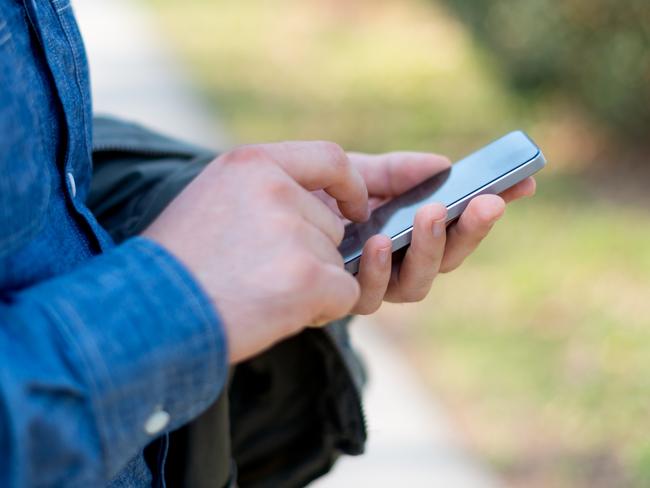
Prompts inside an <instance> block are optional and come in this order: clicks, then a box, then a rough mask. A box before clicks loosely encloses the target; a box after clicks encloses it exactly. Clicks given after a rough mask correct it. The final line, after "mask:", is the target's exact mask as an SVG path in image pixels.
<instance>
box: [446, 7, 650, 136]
mask: <svg viewBox="0 0 650 488" xmlns="http://www.w3.org/2000/svg"><path fill="white" fill-rule="evenodd" d="M444 1H445V2H446V3H447V4H448V5H450V6H451V7H452V8H453V9H454V10H455V11H456V12H457V13H458V14H459V16H460V17H461V18H462V19H464V20H465V21H466V22H467V24H469V25H470V26H471V28H472V30H473V32H474V33H475V34H476V36H477V38H478V39H479V40H480V42H481V43H482V44H484V45H486V46H487V48H488V49H489V50H491V51H493V52H494V55H495V58H496V60H497V61H498V63H500V65H501V66H502V67H503V69H504V70H505V72H506V77H507V78H508V79H509V80H510V81H511V83H512V85H513V86H514V87H515V88H517V89H518V90H522V91H524V92H526V93H528V94H530V93H533V92H536V93H552V94H554V95H560V96H562V97H564V98H566V99H570V100H572V101H574V102H577V103H578V104H580V105H581V106H582V107H583V108H585V109H586V110H587V111H588V112H590V113H591V114H593V115H594V116H596V117H597V118H598V119H599V120H600V121H601V122H602V123H604V124H605V125H606V126H609V127H612V128H614V129H617V130H618V131H619V132H620V133H621V134H623V135H625V136H632V137H636V138H639V142H646V140H645V138H644V137H647V134H648V132H649V131H650V1H648V0H563V1H558V0H490V1H480V0H444Z"/></svg>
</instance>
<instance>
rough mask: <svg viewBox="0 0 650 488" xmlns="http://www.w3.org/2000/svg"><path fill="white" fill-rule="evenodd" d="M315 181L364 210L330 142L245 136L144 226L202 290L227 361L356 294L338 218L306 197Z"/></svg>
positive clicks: (351, 214) (349, 211) (356, 185)
mask: <svg viewBox="0 0 650 488" xmlns="http://www.w3.org/2000/svg"><path fill="white" fill-rule="evenodd" d="M317 189H323V190H324V191H325V192H326V193H327V194H328V195H329V198H330V199H331V201H332V202H336V203H337V204H338V210H339V211H340V213H341V214H342V215H343V216H345V217H347V218H349V219H351V220H357V221H362V220H365V219H366V218H367V217H368V215H369V210H368V193H367V190H366V185H365V183H364V180H363V178H362V177H361V175H360V174H359V172H358V171H357V170H356V169H355V168H354V167H353V166H352V165H351V164H350V161H349V158H348V156H347V155H346V153H345V152H344V151H343V150H342V149H341V148H340V147H338V146H337V145H335V144H332V143H326V142H288V143H280V144H267V145H256V146H245V147H241V148H238V149H235V150H234V151H231V152H229V153H227V154H225V155H223V156H221V157H219V158H218V159H216V160H215V161H213V162H212V163H211V164H210V165H208V167H207V168H206V169H205V170H204V171H203V172H202V173H201V174H200V175H199V176H198V177H197V178H196V179H195V180H194V181H193V182H192V183H190V185H188V187H187V188H186V189H185V190H184V191H183V192H182V193H181V194H180V195H179V196H178V197H177V198H176V199H175V200H174V201H173V202H172V203H171V204H170V205H169V206H168V207H167V208H166V209H165V210H164V211H163V213H162V214H161V215H160V216H159V217H158V219H157V220H156V221H154V222H153V223H152V224H151V226H150V227H149V228H148V229H147V230H146V231H145V232H144V235H145V236H146V237H149V238H151V239H153V240H155V241H157V242H159V243H160V244H162V245H163V246H164V247H166V248H167V249H168V250H169V251H170V252H172V253H173V254H174V255H176V256H177V257H178V259H180V261H182V262H183V263H184V264H185V265H186V266H187V267H188V269H189V270H190V271H192V272H193V274H194V275H195V276H196V278H197V279H198V281H199V282H200V283H201V284H202V286H203V288H204V289H205V290H206V291H207V293H208V295H209V296H210V297H211V299H212V300H213V302H214V304H215V306H216V308H217V309H218V310H219V312H220V315H221V317H222V319H223V323H224V327H225V329H226V334H227V336H228V345H229V352H230V359H231V361H232V362H237V361H241V360H243V359H245V358H248V357H250V356H252V355H254V354H256V353H258V352H260V351H262V350H263V349H265V348H267V347H269V346H270V345H272V344H273V343H274V342H277V341H278V340H280V339H282V338H285V337H287V336H289V335H292V334H295V333H297V332H299V331H300V330H301V329H302V328H303V327H305V326H306V325H307V324H324V323H326V322H328V321H331V320H334V319H336V318H339V317H341V316H344V315H346V314H348V313H349V312H350V310H351V309H352V307H353V306H354V305H355V304H356V303H357V301H358V298H359V293H360V290H359V285H358V283H357V281H356V280H355V279H354V278H353V277H352V276H351V275H350V274H349V273H347V272H346V271H344V269H343V262H342V258H341V256H340V254H339V252H338V250H337V246H338V245H339V244H340V242H341V239H342V238H343V230H344V226H343V222H342V221H341V220H340V219H339V218H338V217H337V216H336V215H335V214H334V213H333V212H332V211H331V210H330V209H329V208H328V207H327V205H325V204H324V203H323V202H322V201H320V200H319V199H317V198H314V196H313V194H312V193H311V191H313V190H317Z"/></svg>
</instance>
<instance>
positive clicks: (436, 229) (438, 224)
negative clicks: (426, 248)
mask: <svg viewBox="0 0 650 488" xmlns="http://www.w3.org/2000/svg"><path fill="white" fill-rule="evenodd" d="M445 230H446V226H445V219H441V220H436V221H435V222H434V223H433V237H435V238H436V239H438V238H440V237H442V234H444V233H445Z"/></svg>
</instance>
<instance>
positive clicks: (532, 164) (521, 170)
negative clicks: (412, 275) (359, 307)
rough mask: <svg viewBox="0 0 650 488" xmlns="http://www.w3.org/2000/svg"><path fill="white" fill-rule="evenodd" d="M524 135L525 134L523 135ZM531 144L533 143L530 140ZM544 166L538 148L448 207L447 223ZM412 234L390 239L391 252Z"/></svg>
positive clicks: (350, 266) (355, 267) (354, 265)
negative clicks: (473, 203)
mask: <svg viewBox="0 0 650 488" xmlns="http://www.w3.org/2000/svg"><path fill="white" fill-rule="evenodd" d="M524 135H526V134H525V133H524ZM526 137H527V138H528V139H529V140H530V138H529V137H528V136H527V135H526ZM531 142H533V141H532V140H531ZM533 144H534V142H533ZM536 147H537V146H536ZM544 166H546V158H545V157H544V154H543V153H542V150H541V149H539V147H538V148H537V154H535V156H533V157H532V158H531V159H529V160H528V161H526V162H525V163H522V164H520V165H519V166H517V167H516V168H515V169H513V170H512V171H510V172H508V173H506V174H504V175H501V176H500V177H498V178H497V179H495V180H493V181H491V182H490V183H487V184H486V185H484V186H482V187H481V188H478V189H477V190H475V191H474V192H472V193H470V194H469V195H466V196H465V197H463V198H461V199H460V200H458V201H456V202H454V203H453V204H451V205H450V206H449V207H447V222H451V221H452V220H455V219H457V218H458V217H459V216H460V214H461V213H462V212H463V210H465V208H466V207H467V205H468V204H469V202H470V200H471V199H472V198H474V197H477V196H479V195H486V194H492V195H495V194H498V193H501V192H503V191H505V190H507V189H508V188H510V187H512V186H514V185H516V184H517V183H519V182H520V181H523V180H525V179H526V178H528V177H529V176H532V175H534V174H535V173H537V172H538V171H540V170H541V169H542V168H543V167H544ZM412 232H413V226H411V227H409V228H408V229H405V230H404V231H402V232H400V233H399V234H397V235H396V236H394V237H392V238H391V252H395V251H399V250H400V249H402V248H403V247H405V246H407V245H409V244H410V243H411V234H412ZM360 261H361V254H360V255H358V256H355V257H354V258H352V259H351V260H350V261H347V262H346V263H345V270H346V271H348V272H349V273H352V274H357V272H358V271H359V262H360Z"/></svg>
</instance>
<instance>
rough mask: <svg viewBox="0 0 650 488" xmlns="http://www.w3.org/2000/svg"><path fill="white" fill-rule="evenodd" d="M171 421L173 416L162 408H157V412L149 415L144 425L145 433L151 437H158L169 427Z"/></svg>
mask: <svg viewBox="0 0 650 488" xmlns="http://www.w3.org/2000/svg"><path fill="white" fill-rule="evenodd" d="M170 420H171V416H170V415H169V414H168V413H167V412H165V411H164V410H163V409H162V407H156V410H155V411H154V412H153V413H152V414H151V415H149V418H148V419H147V421H146V422H145V423H144V431H145V432H146V433H147V434H149V435H156V434H158V433H160V432H161V431H162V430H163V429H164V428H165V427H167V425H169V421H170Z"/></svg>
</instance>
